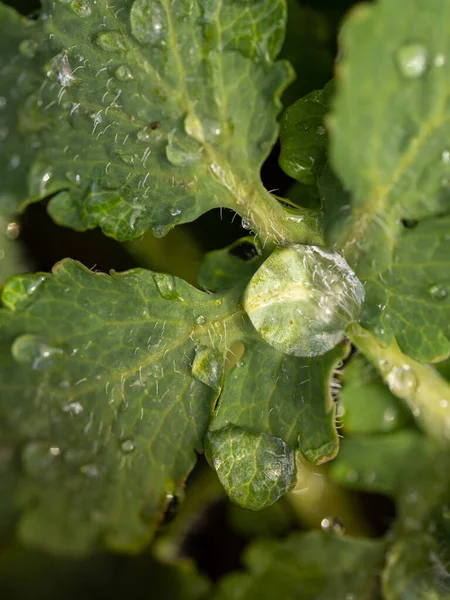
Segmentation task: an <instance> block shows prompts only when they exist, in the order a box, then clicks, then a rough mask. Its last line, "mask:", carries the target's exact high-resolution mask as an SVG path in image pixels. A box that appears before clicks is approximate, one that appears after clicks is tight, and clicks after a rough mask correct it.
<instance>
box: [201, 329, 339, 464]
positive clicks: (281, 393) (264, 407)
mask: <svg viewBox="0 0 450 600" xmlns="http://www.w3.org/2000/svg"><path fill="white" fill-rule="evenodd" d="M347 351H348V348H347V347H345V346H338V347H337V348H335V349H334V350H332V351H331V352H328V353H327V354H325V355H324V356H321V357H316V358H310V359H307V358H297V357H294V356H287V355H285V354H283V353H282V352H279V351H277V350H275V349H274V348H271V347H270V346H268V345H267V344H265V343H264V342H262V341H260V340H258V339H253V340H252V339H249V340H248V341H247V340H245V353H244V355H243V356H242V357H241V358H240V359H239V361H238V362H237V364H236V365H235V366H234V368H233V370H232V371H231V372H230V373H229V374H228V377H227V378H226V380H225V384H224V388H223V391H222V395H221V397H220V400H219V404H218V407H217V409H216V410H215V412H214V417H213V419H212V422H211V425H210V429H209V433H210V434H211V432H214V431H220V430H222V429H224V428H226V427H227V426H229V425H233V426H236V427H239V428H242V429H244V430H245V431H253V432H265V433H266V434H268V435H270V436H272V437H274V438H280V439H282V440H284V442H286V443H288V444H289V445H291V446H292V447H293V448H296V449H299V450H300V451H301V452H302V453H303V454H304V456H305V457H306V458H307V459H308V460H309V461H311V462H314V463H321V462H325V461H327V460H329V459H330V458H333V457H334V456H335V455H336V453H337V450H338V438H337V433H336V427H335V422H334V414H335V407H334V402H333V399H332V397H331V377H332V374H333V371H334V369H335V368H336V365H337V364H338V362H339V361H340V360H342V358H344V356H345V355H346V353H347ZM212 460H213V461H214V453H213V454H212Z"/></svg>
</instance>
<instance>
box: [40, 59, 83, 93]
mask: <svg viewBox="0 0 450 600" xmlns="http://www.w3.org/2000/svg"><path fill="white" fill-rule="evenodd" d="M46 74H47V77H49V78H50V79H53V80H55V81H57V82H58V83H59V84H60V85H62V86H64V87H68V86H70V85H72V84H73V83H75V81H76V78H75V75H74V74H73V71H72V68H71V66H70V64H69V57H68V56H67V53H66V52H60V53H59V54H57V55H56V56H55V57H53V58H52V60H51V61H50V62H49V63H48V64H47V66H46Z"/></svg>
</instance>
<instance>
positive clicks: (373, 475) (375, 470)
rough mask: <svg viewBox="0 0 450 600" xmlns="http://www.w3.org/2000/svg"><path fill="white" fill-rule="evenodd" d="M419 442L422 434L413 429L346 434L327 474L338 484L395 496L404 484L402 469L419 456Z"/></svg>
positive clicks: (421, 450) (405, 468)
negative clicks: (363, 434) (369, 435)
mask: <svg viewBox="0 0 450 600" xmlns="http://www.w3.org/2000/svg"><path fill="white" fill-rule="evenodd" d="M423 446H424V442H423V437H422V436H421V435H420V434H419V433H417V432H414V431H399V432H395V433H391V434H383V435H378V436H373V437H372V436H371V437H365V436H361V437H356V436H355V437H348V438H345V439H344V440H343V441H342V444H341V448H340V452H339V456H338V457H337V459H336V460H335V461H334V462H333V463H332V464H331V465H330V469H331V474H332V476H333V479H334V480H335V481H337V482H338V483H340V484H341V485H346V486H348V487H351V488H355V489H359V490H363V491H373V492H379V493H383V494H387V495H393V496H395V495H397V494H398V493H399V491H400V490H401V489H402V487H403V485H404V479H405V471H406V470H408V469H409V470H410V469H411V464H413V463H414V461H417V459H418V458H420V457H421V454H422V452H423Z"/></svg>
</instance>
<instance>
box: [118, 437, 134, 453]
mask: <svg viewBox="0 0 450 600" xmlns="http://www.w3.org/2000/svg"><path fill="white" fill-rule="evenodd" d="M120 449H121V450H122V452H123V453H124V454H131V452H134V450H135V449H136V446H135V443H134V442H133V440H123V442H121V443H120Z"/></svg>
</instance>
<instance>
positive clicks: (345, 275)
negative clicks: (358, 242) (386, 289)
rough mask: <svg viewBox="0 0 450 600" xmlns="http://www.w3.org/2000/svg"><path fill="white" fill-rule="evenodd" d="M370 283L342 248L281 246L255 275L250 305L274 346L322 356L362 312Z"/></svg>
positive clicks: (251, 314)
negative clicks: (358, 274)
mask: <svg viewBox="0 0 450 600" xmlns="http://www.w3.org/2000/svg"><path fill="white" fill-rule="evenodd" d="M363 300H364V287H363V285H362V284H361V282H360V281H359V280H358V279H357V277H356V276H355V274H354V273H353V271H352V270H351V268H350V267H349V265H348V264H347V263H346V261H345V260H344V259H343V258H342V257H341V256H340V255H339V254H337V253H336V252H325V251H324V250H322V249H321V248H318V247H316V246H300V245H293V246H290V247H286V248H279V249H277V250H275V251H274V252H273V253H272V254H271V255H270V256H269V258H268V259H267V260H266V261H265V262H264V263H263V264H262V265H261V267H260V268H259V269H258V270H257V271H256V273H255V274H254V275H253V277H252V279H251V280H250V283H249V285H248V286H247V289H246V291H245V295H244V302H243V304H244V308H245V310H246V312H247V314H248V316H249V317H250V320H251V322H252V323H253V325H254V327H255V329H256V330H257V331H258V332H259V333H260V335H261V336H262V337H263V339H264V340H265V341H266V342H268V343H269V344H270V345H271V346H273V347H274V348H276V349H278V350H281V351H282V352H285V353H287V354H294V355H295V356H319V355H321V354H325V352H328V350H331V349H332V348H333V347H334V346H336V344H338V343H339V342H340V341H341V340H342V339H343V338H344V332H345V329H346V327H347V326H348V325H349V324H350V323H352V322H354V321H356V320H357V319H358V317H359V313H360V310H361V305H362V302H363Z"/></svg>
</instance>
